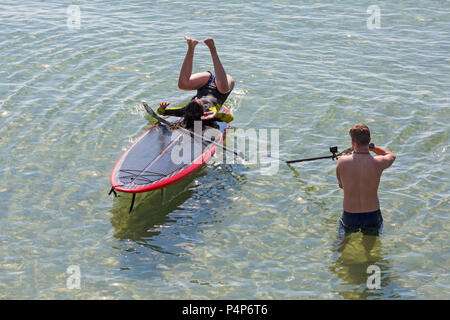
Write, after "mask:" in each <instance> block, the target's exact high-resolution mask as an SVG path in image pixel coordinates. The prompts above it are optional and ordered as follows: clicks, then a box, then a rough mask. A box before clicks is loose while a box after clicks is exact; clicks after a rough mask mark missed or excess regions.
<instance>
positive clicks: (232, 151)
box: [142, 101, 245, 160]
mask: <svg viewBox="0 0 450 320" xmlns="http://www.w3.org/2000/svg"><path fill="white" fill-rule="evenodd" d="M142 104H143V105H144V108H145V110H147V112H148V113H149V114H150V115H151V116H152V117H153V118H155V119H156V120H158V121H159V122H160V123H162V124H164V125H166V126H167V127H169V128H170V125H171V123H170V122H169V121H167V120H166V119H163V118H161V117H160V116H159V115H158V114H157V113H156V112H155V111H153V109H152V108H150V106H149V105H148V104H147V103H146V102H144V101H142ZM176 130H180V131H181V132H183V133H186V134H189V135H191V136H194V137H196V138H199V139H202V140H203V141H205V142H208V143H212V144H213V145H215V146H217V147H219V148H222V149H223V150H225V151H228V152H231V153H233V154H235V155H236V156H238V157H241V158H242V159H244V160H245V157H244V155H243V154H242V152H238V151H236V150H233V149H230V148H227V147H225V146H224V145H222V144H220V143H217V142H215V141H213V140H210V139H207V138H205V137H203V135H199V134H196V133H195V132H192V131H190V130H187V129H185V128H183V127H178V128H176Z"/></svg>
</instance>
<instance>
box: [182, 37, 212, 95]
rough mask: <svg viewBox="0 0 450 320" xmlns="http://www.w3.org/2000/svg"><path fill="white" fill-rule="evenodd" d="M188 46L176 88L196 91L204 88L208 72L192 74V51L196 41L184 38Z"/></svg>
mask: <svg viewBox="0 0 450 320" xmlns="http://www.w3.org/2000/svg"><path fill="white" fill-rule="evenodd" d="M184 39H186V42H187V44H188V50H187V52H186V56H185V57H184V61H183V65H182V66H181V70H180V77H179V78H178V88H180V89H181V90H196V89H198V88H200V87H202V86H204V85H205V84H206V83H207V82H208V80H209V76H210V74H209V72H200V73H196V74H192V65H193V63H194V49H195V46H196V45H197V44H198V41H197V40H195V39H191V38H189V37H188V36H185V37H184Z"/></svg>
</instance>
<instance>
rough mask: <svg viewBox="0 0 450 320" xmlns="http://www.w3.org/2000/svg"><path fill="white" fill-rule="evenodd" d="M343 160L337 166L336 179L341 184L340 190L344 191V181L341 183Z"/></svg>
mask: <svg viewBox="0 0 450 320" xmlns="http://www.w3.org/2000/svg"><path fill="white" fill-rule="evenodd" d="M341 163H342V161H341V159H339V160H338V162H337V164H336V178H337V181H338V184H339V188H341V189H344V187H343V186H342V181H341V172H340V166H341Z"/></svg>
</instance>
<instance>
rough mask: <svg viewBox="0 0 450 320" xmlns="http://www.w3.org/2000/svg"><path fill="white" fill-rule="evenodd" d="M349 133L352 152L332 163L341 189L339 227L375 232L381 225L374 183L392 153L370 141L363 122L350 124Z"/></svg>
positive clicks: (392, 158)
mask: <svg viewBox="0 0 450 320" xmlns="http://www.w3.org/2000/svg"><path fill="white" fill-rule="evenodd" d="M349 133H350V136H351V138H352V147H353V154H351V155H348V156H342V157H340V158H339V161H338V163H337V165H336V177H337V180H338V182H339V187H340V188H342V189H344V203H343V209H344V212H343V214H342V216H341V218H340V219H339V225H340V230H341V231H342V230H343V231H345V234H348V233H352V232H358V231H360V230H361V231H362V232H363V234H365V235H375V236H377V235H378V234H379V233H381V232H382V228H383V218H382V216H381V211H380V203H379V201H378V194H377V191H378V185H379V184H380V178H381V174H382V173H383V170H384V169H386V168H388V167H390V166H391V165H392V163H393V162H394V160H395V157H396V156H395V154H393V153H392V152H390V151H389V150H387V149H384V148H381V147H378V146H375V145H374V144H373V143H370V130H369V128H368V127H367V126H366V125H365V124H357V125H355V126H353V127H352V128H351V129H350V132H349ZM369 151H372V152H373V153H375V154H376V156H372V155H371V154H370V152H369Z"/></svg>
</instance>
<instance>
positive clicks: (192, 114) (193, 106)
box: [183, 99, 204, 130]
mask: <svg viewBox="0 0 450 320" xmlns="http://www.w3.org/2000/svg"><path fill="white" fill-rule="evenodd" d="M203 113H204V111H203V106H201V105H199V104H198V103H197V102H196V101H195V100H194V99H192V100H191V102H189V103H188V105H187V106H186V107H185V108H184V120H183V126H184V127H185V128H186V129H190V130H191V129H194V121H201V117H202V116H203Z"/></svg>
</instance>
